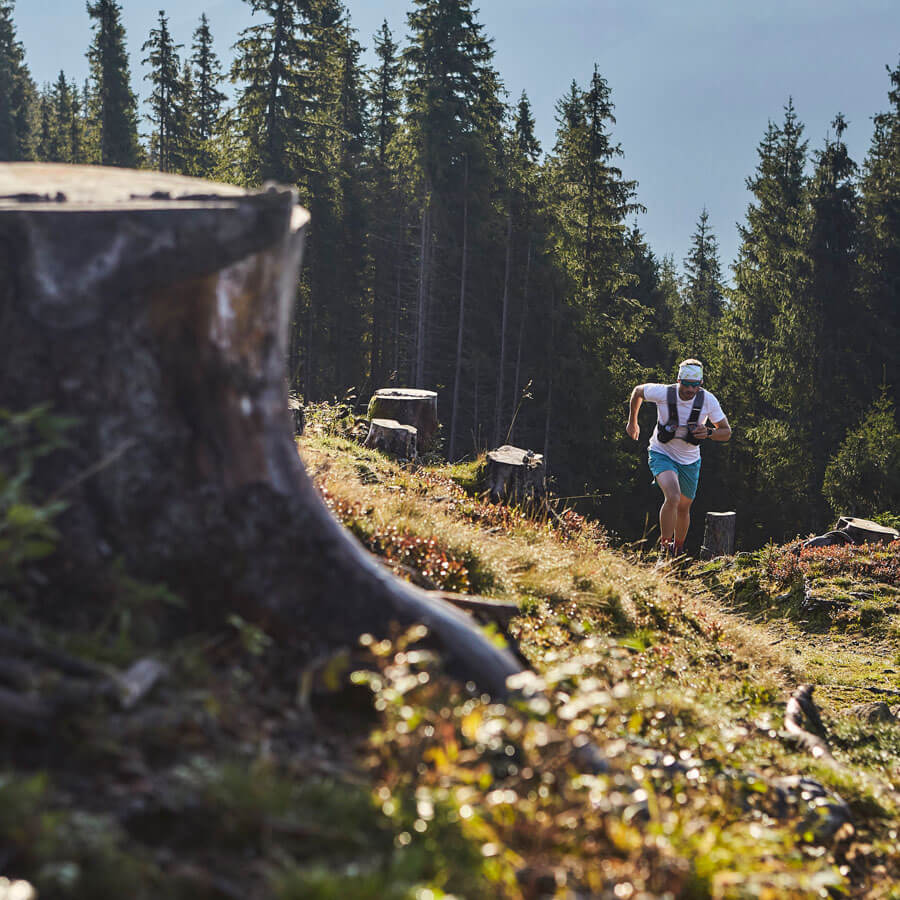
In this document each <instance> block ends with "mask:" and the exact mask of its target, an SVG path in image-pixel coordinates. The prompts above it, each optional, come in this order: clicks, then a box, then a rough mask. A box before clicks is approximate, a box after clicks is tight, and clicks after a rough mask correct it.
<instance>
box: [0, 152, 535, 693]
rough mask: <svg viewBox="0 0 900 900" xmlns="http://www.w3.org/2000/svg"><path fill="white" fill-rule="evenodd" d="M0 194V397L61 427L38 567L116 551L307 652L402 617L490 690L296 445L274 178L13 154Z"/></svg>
mask: <svg viewBox="0 0 900 900" xmlns="http://www.w3.org/2000/svg"><path fill="white" fill-rule="evenodd" d="M0 197H2V198H3V199H0V317H2V322H0V325H2V327H0V359H2V360H3V377H2V378H0V406H2V407H6V408H9V409H18V410H21V409H27V408H31V407H33V406H35V405H37V404H42V403H50V404H52V409H53V411H54V412H55V413H57V414H62V415H66V416H72V417H74V419H75V421H76V422H77V424H76V425H74V426H73V428H72V429H71V432H70V435H69V436H70V439H71V440H70V446H69V447H68V448H67V449H66V450H65V452H62V451H60V452H57V453H55V454H52V455H48V456H46V457H42V458H41V459H40V460H39V461H38V464H37V465H36V467H35V471H34V478H33V488H34V490H35V492H36V494H37V496H45V497H47V496H56V497H62V498H63V499H65V500H66V502H67V503H68V508H67V510H66V511H65V512H64V513H63V514H62V515H61V516H60V518H59V519H58V522H57V524H58V528H59V531H60V533H61V539H60V541H59V549H58V554H57V568H56V570H55V571H56V572H58V573H68V577H69V578H70V579H71V581H72V583H76V582H83V581H85V580H89V579H90V577H91V573H97V572H98V571H105V569H106V567H108V565H109V563H110V562H111V561H112V560H114V559H120V560H122V561H123V562H124V564H125V567H126V569H127V570H128V571H129V572H131V573H132V574H133V575H136V576H138V577H143V578H146V579H149V580H153V581H163V582H165V583H167V584H169V585H170V586H171V587H172V588H174V589H175V590H176V591H177V592H179V594H180V595H181V596H182V597H184V598H185V599H186V600H187V601H188V602H189V604H190V608H191V609H192V610H193V611H194V612H195V614H196V615H200V614H201V613H205V614H207V615H210V616H213V617H215V619H216V620H219V621H220V620H221V617H222V616H223V615H224V613H225V612H226V611H231V610H237V611H239V612H241V613H242V614H243V615H244V616H245V617H247V618H252V619H253V620H254V621H257V622H261V623H263V624H264V625H266V626H268V627H269V628H270V630H272V631H274V632H276V633H278V634H284V635H291V636H292V637H293V639H294V641H295V646H297V647H298V648H299V649H300V650H301V651H302V649H303V646H304V642H305V643H306V650H307V652H308V653H309V655H310V656H312V655H315V654H318V653H321V652H322V650H323V647H324V646H327V645H329V644H332V645H334V644H342V643H347V642H355V640H356V638H357V636H358V635H359V634H360V633H362V632H365V631H369V632H372V633H373V634H375V635H386V634H387V633H388V632H389V629H390V626H391V623H392V622H396V623H399V624H401V625H409V624H413V623H416V622H422V623H424V624H425V625H426V626H428V627H429V629H430V630H431V633H432V635H433V636H434V637H436V639H437V640H438V641H439V642H440V643H441V644H442V645H443V646H444V648H445V649H446V651H447V653H448V655H449V657H450V661H451V662H452V663H454V664H455V667H456V669H457V670H458V671H459V673H460V674H461V675H463V677H465V678H468V679H471V680H473V681H475V682H476V683H478V684H479V685H480V686H481V687H482V688H483V689H485V690H488V691H491V692H493V693H495V694H503V692H504V691H505V681H506V678H507V676H508V675H510V674H512V673H514V672H517V671H520V670H521V668H522V666H521V664H520V663H519V662H518V661H517V660H516V659H515V658H514V657H513V656H512V655H511V654H510V653H508V652H506V651H502V650H498V648H496V647H494V646H493V645H492V644H491V642H490V641H489V640H487V639H486V638H485V637H484V636H483V635H482V634H481V632H480V631H479V630H478V629H477V628H476V627H474V625H473V624H472V622H471V620H470V619H469V617H468V616H466V615H465V614H464V613H462V612H460V611H458V610H456V609H455V608H454V607H452V606H451V605H450V604H448V603H446V602H443V601H440V600H438V599H434V598H431V597H429V596H428V595H427V594H426V592H424V591H422V590H420V589H417V588H414V587H412V586H411V585H408V584H406V583H404V582H402V581H400V580H399V579H396V578H394V577H392V576H390V575H389V574H388V573H386V572H385V571H384V570H383V567H382V566H381V565H379V564H378V563H377V562H376V561H375V560H374V558H373V557H371V556H370V555H369V554H368V553H367V552H366V551H365V550H364V549H363V548H362V547H361V546H360V545H359V544H358V543H357V542H356V541H355V540H354V539H353V538H352V537H351V536H350V535H349V533H347V532H346V531H345V530H344V529H343V528H342V527H341V526H340V525H339V523H338V522H337V520H336V519H335V518H334V517H333V516H332V515H331V514H330V513H329V511H328V510H327V508H326V507H325V506H324V504H323V503H322V502H321V500H320V498H319V495H318V492H317V491H316V488H315V486H314V485H313V483H312V481H311V480H310V478H309V477H308V476H307V475H306V473H305V471H304V469H303V467H302V465H301V463H300V460H299V458H298V456H297V452H296V447H295V445H294V441H293V434H292V429H291V427H290V412H289V409H288V403H287V392H286V388H285V373H284V360H285V358H286V355H287V333H288V323H289V319H290V310H291V306H292V303H293V300H294V292H295V288H296V283H297V276H298V270H299V265H300V258H301V253H302V246H303V235H304V229H305V226H306V224H307V221H308V216H307V214H306V212H305V211H304V210H302V209H300V208H299V207H298V206H296V201H295V196H294V194H293V192H292V191H291V190H288V189H282V188H271V189H269V190H267V191H265V192H261V193H247V192H244V191H242V190H239V189H237V188H234V187H231V186H225V185H216V184H211V183H209V182H205V181H201V180H199V179H189V178H183V177H179V176H170V175H163V174H160V173H151V172H137V171H126V170H117V169H112V168H101V167H75V166H60V165H44V164H28V163H13V164H4V165H0ZM7 462H9V460H8V459H7Z"/></svg>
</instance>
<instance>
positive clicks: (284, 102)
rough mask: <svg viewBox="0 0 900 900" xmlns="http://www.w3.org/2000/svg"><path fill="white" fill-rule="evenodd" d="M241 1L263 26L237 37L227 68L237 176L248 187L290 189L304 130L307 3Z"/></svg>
mask: <svg viewBox="0 0 900 900" xmlns="http://www.w3.org/2000/svg"><path fill="white" fill-rule="evenodd" d="M246 2H247V3H248V4H249V6H250V7H251V8H252V10H253V12H254V13H260V14H262V16H263V17H264V21H262V22H260V23H259V24H257V25H251V26H250V27H249V28H245V29H244V30H243V31H242V32H241V34H240V37H239V38H238V41H237V43H236V44H235V50H236V51H237V56H236V57H235V59H234V62H233V64H232V67H231V79H232V81H234V82H237V83H238V84H239V89H238V94H237V100H236V105H235V116H234V118H233V122H234V124H235V125H236V127H237V128H239V129H240V131H241V135H242V137H243V140H244V143H245V147H246V152H245V156H244V160H243V176H244V179H245V181H246V182H247V183H249V184H261V183H262V182H263V181H267V180H274V181H278V182H281V183H282V184H291V183H293V182H294V181H295V180H296V179H297V176H298V169H299V165H298V160H297V152H298V147H299V146H301V145H302V144H303V143H304V141H305V138H306V136H307V134H308V127H309V124H308V115H307V113H308V112H309V109H308V107H309V85H308V81H309V79H310V78H311V76H312V73H311V71H310V69H309V47H308V32H309V16H310V3H311V0H246Z"/></svg>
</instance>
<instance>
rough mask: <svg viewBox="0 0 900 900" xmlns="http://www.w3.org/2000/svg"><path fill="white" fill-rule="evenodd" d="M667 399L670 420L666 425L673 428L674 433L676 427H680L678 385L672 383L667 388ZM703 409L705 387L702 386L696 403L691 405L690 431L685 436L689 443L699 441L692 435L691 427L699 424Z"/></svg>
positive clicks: (688, 422)
mask: <svg viewBox="0 0 900 900" xmlns="http://www.w3.org/2000/svg"><path fill="white" fill-rule="evenodd" d="M666 401H667V403H668V405H669V421H668V422H666V425H667V426H668V428H669V429H670V430H671V432H672V433H674V432H675V429H676V428H677V427H678V385H677V384H670V385H669V387H668V389H667V394H666ZM701 409H703V388H700V390H699V391H697V393H696V395H695V396H694V403H693V405H692V406H691V412H690V415H689V416H688V420H687V426H688V433H687V435H686V436H685V440H686V441H687V442H688V443H689V444H697V443H699V442H698V441H697V440H696V439H695V438H694V437H693V435H691V428H692V427H693V426H694V425H696V424H697V422H698V421H699V420H700V410H701Z"/></svg>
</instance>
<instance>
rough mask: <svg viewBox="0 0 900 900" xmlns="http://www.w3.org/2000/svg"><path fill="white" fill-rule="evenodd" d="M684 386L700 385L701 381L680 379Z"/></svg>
mask: <svg viewBox="0 0 900 900" xmlns="http://www.w3.org/2000/svg"><path fill="white" fill-rule="evenodd" d="M681 383H682V384H683V385H684V386H685V387H700V385H701V384H702V382H700V381H682V382H681Z"/></svg>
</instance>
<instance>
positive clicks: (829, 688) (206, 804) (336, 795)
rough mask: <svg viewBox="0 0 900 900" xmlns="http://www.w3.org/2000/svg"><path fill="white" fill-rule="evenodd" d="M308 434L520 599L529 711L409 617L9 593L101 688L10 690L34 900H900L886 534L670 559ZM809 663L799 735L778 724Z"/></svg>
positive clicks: (65, 676) (485, 577)
mask: <svg viewBox="0 0 900 900" xmlns="http://www.w3.org/2000/svg"><path fill="white" fill-rule="evenodd" d="M300 452H301V456H302V457H303V459H304V462H305V464H306V466H307V468H308V470H309V471H310V472H311V474H312V475H313V477H314V478H315V480H316V482H317V484H318V485H319V487H320V490H321V492H322V494H323V497H324V498H325V500H326V502H327V503H328V504H329V505H330V507H331V508H332V510H333V512H334V513H335V515H337V516H338V517H339V518H340V519H341V520H342V521H343V522H344V524H345V525H346V526H347V527H348V528H350V529H351V531H352V532H353V533H354V534H356V535H357V537H358V538H359V539H360V540H361V541H362V542H363V543H364V544H365V545H366V546H368V547H369V548H370V549H371V550H373V552H376V553H378V554H379V555H380V556H381V557H383V558H384V561H385V565H389V566H391V567H392V568H393V569H394V570H395V572H397V573H398V575H399V577H406V578H411V579H413V580H415V581H418V582H419V583H420V584H424V585H426V586H429V587H433V588H436V589H441V590H445V591H453V592H469V593H473V594H479V595H482V596H486V597H492V598H498V599H503V600H509V601H513V602H515V603H516V604H517V605H518V607H519V609H520V611H521V613H520V615H519V616H518V617H517V618H515V619H514V620H513V622H512V624H511V625H510V626H509V629H508V633H507V634H506V635H504V634H503V633H502V629H499V628H497V626H488V627H489V628H491V630H492V633H493V635H494V639H495V640H497V641H508V642H511V643H513V644H514V646H515V647H516V648H517V650H518V652H520V653H522V654H523V655H524V656H525V657H526V658H527V659H528V661H529V662H530V664H531V666H532V669H533V672H532V673H531V674H528V675H524V676H522V677H521V678H519V679H518V680H517V683H516V684H515V685H514V687H515V688H516V689H517V692H516V695H515V698H516V699H515V700H512V701H510V702H509V703H507V704H501V703H498V702H496V701H494V700H492V699H491V698H489V697H487V696H480V695H478V694H477V693H475V692H473V691H472V689H471V686H467V685H465V684H459V683H457V682H455V681H453V680H452V678H450V677H449V676H447V675H446V674H444V673H443V672H442V671H441V668H440V661H439V660H438V659H436V658H435V657H434V655H433V653H432V651H431V650H430V649H429V646H428V642H427V637H426V636H425V635H423V634H422V633H421V630H420V629H412V630H411V631H409V632H406V633H396V634H395V636H394V638H393V639H392V640H390V641H375V640H373V639H371V638H368V637H365V636H364V637H363V639H362V641H361V643H360V646H358V647H348V648H343V649H338V650H337V651H336V652H333V653H331V652H330V653H328V654H324V655H323V656H322V657H320V658H318V659H316V660H307V661H304V662H303V664H302V665H298V663H297V660H296V658H295V657H294V656H293V655H292V652H291V648H290V647H285V646H283V645H282V644H280V643H279V642H278V641H277V640H276V639H275V638H274V637H273V636H270V635H268V634H266V633H265V632H263V631H261V630H260V629H258V628H257V627H256V626H254V625H252V624H250V623H247V622H244V621H242V620H240V619H238V618H236V617H234V616H231V617H227V614H226V616H225V617H224V618H223V622H222V626H221V628H220V629H218V630H214V631H212V632H209V631H207V632H204V633H202V634H197V633H191V632H186V631H185V630H184V629H183V628H181V629H179V628H178V627H177V626H178V622H179V610H180V607H179V602H180V601H179V600H178V598H175V597H172V596H170V595H169V594H168V593H167V592H166V591H164V590H163V589H160V588H155V587H153V586H147V585H140V584H137V583H135V582H133V581H131V580H130V579H128V578H126V577H125V576H124V575H121V574H115V573H114V574H113V575H111V579H110V585H109V586H108V589H107V593H106V594H105V595H104V596H102V597H96V598H93V599H90V598H87V599H82V600H81V602H80V605H79V607H78V609H77V611H73V610H71V609H69V610H68V611H67V612H65V613H61V612H60V608H59V606H58V605H55V604H53V603H48V602H47V597H46V591H47V590H48V588H47V586H46V585H41V584H40V582H39V581H38V582H30V581H29V582H28V583H21V584H17V585H15V584H9V585H7V589H6V591H5V592H4V594H3V597H2V606H3V612H4V619H5V621H6V622H7V624H8V625H9V626H10V627H11V628H14V629H15V630H16V633H17V634H20V635H21V634H27V635H30V636H31V638H32V639H33V640H34V641H35V642H37V643H39V644H40V646H41V647H43V648H45V649H46V648H52V649H53V650H54V652H55V653H56V654H57V656H56V657H55V658H56V659H57V660H58V659H61V658H64V659H66V660H68V661H70V662H71V661H72V660H78V661H81V662H82V663H83V664H87V665H88V666H89V667H90V671H91V672H93V676H89V675H81V676H78V677H75V676H73V675H72V673H71V672H69V673H66V672H65V671H62V670H60V669H59V667H58V666H56V665H55V664H53V662H52V659H51V658H50V657H47V656H44V657H40V656H35V655H34V654H32V655H31V656H29V659H30V670H29V671H28V672H27V673H25V672H20V680H19V683H18V687H17V688H16V690H17V692H18V694H17V695H18V696H20V697H21V696H28V697H32V698H39V697H40V698H47V697H53V698H55V699H54V702H55V706H54V711H55V715H54V717H53V719H52V722H51V723H50V724H49V725H48V724H47V722H46V721H43V722H38V721H37V720H36V719H32V720H31V721H30V722H29V721H28V720H27V718H21V717H20V718H19V719H17V720H16V719H15V718H14V717H13V716H12V714H11V713H10V712H9V704H8V703H7V704H5V705H4V702H0V707H2V708H4V709H6V714H5V715H4V734H5V738H4V740H3V742H2V744H0V866H2V868H0V873H2V874H4V875H7V876H9V877H10V878H19V879H26V880H27V881H28V882H30V883H31V884H32V885H34V886H35V887H36V888H37V889H38V890H39V894H40V896H41V897H42V898H46V897H97V898H101V897H102V898H108V897H126V896H127V897H151V896H154V897H155V896H160V895H161V894H162V895H164V896H167V897H176V898H177V897H185V898H186V897H192V898H195V897H223V898H228V897H244V898H255V897H260V898H262V897H277V898H283V900H293V898H373V900H374V898H421V900H427V898H435V897H446V896H456V897H472V898H476V897H498V896H503V897H512V898H538V897H553V896H558V897H567V896H570V897H575V896H595V897H609V898H626V900H628V898H638V897H663V896H669V897H687V898H703V897H770V898H783V897H827V896H836V897H839V896H854V897H856V896H858V897H872V898H888V897H900V889H898V888H897V887H895V885H896V884H898V883H900V855H898V852H897V849H896V848H897V829H898V828H900V795H898V792H897V790H896V789H895V786H896V785H897V784H898V783H900V723H898V720H897V717H896V715H894V713H893V712H892V711H891V709H890V707H891V705H893V704H896V703H900V700H898V699H897V698H898V696H900V640H898V632H897V627H898V622H900V590H898V585H900V578H898V576H900V545H897V544H895V545H891V546H889V547H887V548H865V549H862V550H856V551H846V550H842V551H839V552H838V551H834V552H829V553H825V552H822V551H816V552H815V553H810V552H805V553H803V554H799V555H798V554H797V553H795V552H794V548H791V547H769V548H766V549H765V550H763V551H760V552H758V553H755V554H739V555H738V556H737V557H735V558H733V559H729V560H723V561H715V562H711V563H694V564H692V565H685V566H683V567H681V568H680V569H679V570H677V571H674V570H672V571H668V572H661V573H657V572H654V571H653V565H652V563H653V560H652V558H641V557H639V556H636V555H634V554H629V553H628V552H623V551H621V550H616V549H612V548H610V547H609V546H608V543H607V540H606V538H605V535H604V534H603V531H602V530H601V529H600V528H599V527H597V526H596V525H594V524H592V523H590V522H586V521H584V520H582V519H580V518H579V517H578V516H576V515H574V514H572V513H563V514H561V515H554V516H551V517H550V518H549V519H548V520H540V521H535V520H531V519H528V518H527V517H525V516H524V515H522V514H521V513H520V512H518V511H516V510H510V509H509V508H506V507H501V506H492V505H490V504H487V503H485V502H483V501H482V500H481V499H480V498H479V496H478V494H477V482H478V466H477V463H473V464H470V465H461V466H455V467H448V466H435V467H427V466H425V467H420V468H418V469H415V470H412V469H409V468H403V467H400V466H398V465H397V464H396V463H394V462H392V461H390V460H388V459H387V458H385V457H383V456H381V455H379V454H377V453H374V452H370V451H367V450H364V449H362V448H361V447H360V446H359V445H358V444H357V443H355V442H354V441H352V440H350V439H348V438H347V437H346V436H342V435H341V428H340V427H339V424H338V423H337V422H335V421H334V420H333V419H332V418H329V417H328V416H327V415H324V414H323V415H320V416H319V417H318V418H315V417H314V420H313V428H312V429H311V433H310V434H308V435H307V436H306V437H305V438H304V439H303V440H302V441H301V445H300ZM173 623H174V624H173ZM147 656H152V657H154V658H155V659H157V660H159V661H162V662H164V663H165V665H166V666H167V675H166V676H165V677H164V678H163V679H162V680H161V681H160V682H159V684H157V685H156V686H155V687H153V689H152V690H151V691H150V692H149V693H148V694H147V695H146V696H144V697H142V698H141V699H140V700H138V701H137V702H136V703H135V704H134V706H132V707H129V708H126V707H124V706H123V703H122V700H121V696H120V694H117V693H116V692H115V691H111V690H109V689H105V690H95V691H94V693H93V694H92V695H91V697H90V700H89V701H85V700H84V697H82V696H81V695H79V696H78V698H77V699H72V700H70V702H69V703H68V705H67V704H66V703H65V702H58V701H59V698H60V697H61V696H63V694H64V693H65V692H61V691H60V688H61V685H62V684H63V683H68V684H71V682H73V681H78V680H79V679H81V680H82V681H84V683H85V684H87V683H89V682H90V683H96V680H97V677H99V676H97V672H106V671H108V669H109V667H110V666H114V667H115V668H116V669H117V670H118V671H122V670H125V669H126V668H127V667H128V666H129V665H131V664H132V663H134V662H135V661H136V660H138V659H140V658H143V657H147ZM0 669H2V667H0ZM94 676H97V677H94ZM92 677H93V678H94V682H91V678H92ZM0 678H2V679H3V684H4V685H6V686H7V687H6V688H4V690H9V691H11V690H12V689H13V687H15V684H13V682H14V680H15V679H14V676H13V675H10V674H6V675H4V674H3V672H2V671H0ZM11 679H12V680H11ZM26 679H30V680H29V681H28V683H27V684H26ZM807 682H808V683H812V684H814V685H815V686H816V687H815V692H814V695H813V698H814V700H815V701H816V703H817V704H818V709H819V712H820V713H821V727H818V723H816V722H815V710H810V709H809V708H807V711H808V713H811V714H812V715H813V719H812V720H810V719H809V718H805V719H803V720H802V721H803V729H804V730H805V731H807V732H810V733H813V732H815V731H817V730H818V738H819V740H818V742H817V741H816V740H815V737H813V738H810V737H809V735H806V736H804V735H803V734H801V735H799V736H798V735H796V734H792V733H789V731H788V730H786V727H785V712H786V708H787V705H788V701H789V698H790V697H791V694H792V692H793V691H794V690H795V689H796V688H797V687H798V686H799V685H800V684H803V683H807ZM83 693H84V692H83ZM70 694H73V692H72V691H71V690H69V692H68V694H66V696H69V695H70ZM73 696H74V694H73ZM5 699H8V698H6V695H0V701H5ZM876 701H881V702H882V703H883V704H884V705H881V706H876V705H873V704H875V702H876ZM895 712H896V708H895ZM823 748H824V749H823ZM3 891H4V888H3V887H0V897H4V896H5V895H4V893H3Z"/></svg>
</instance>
